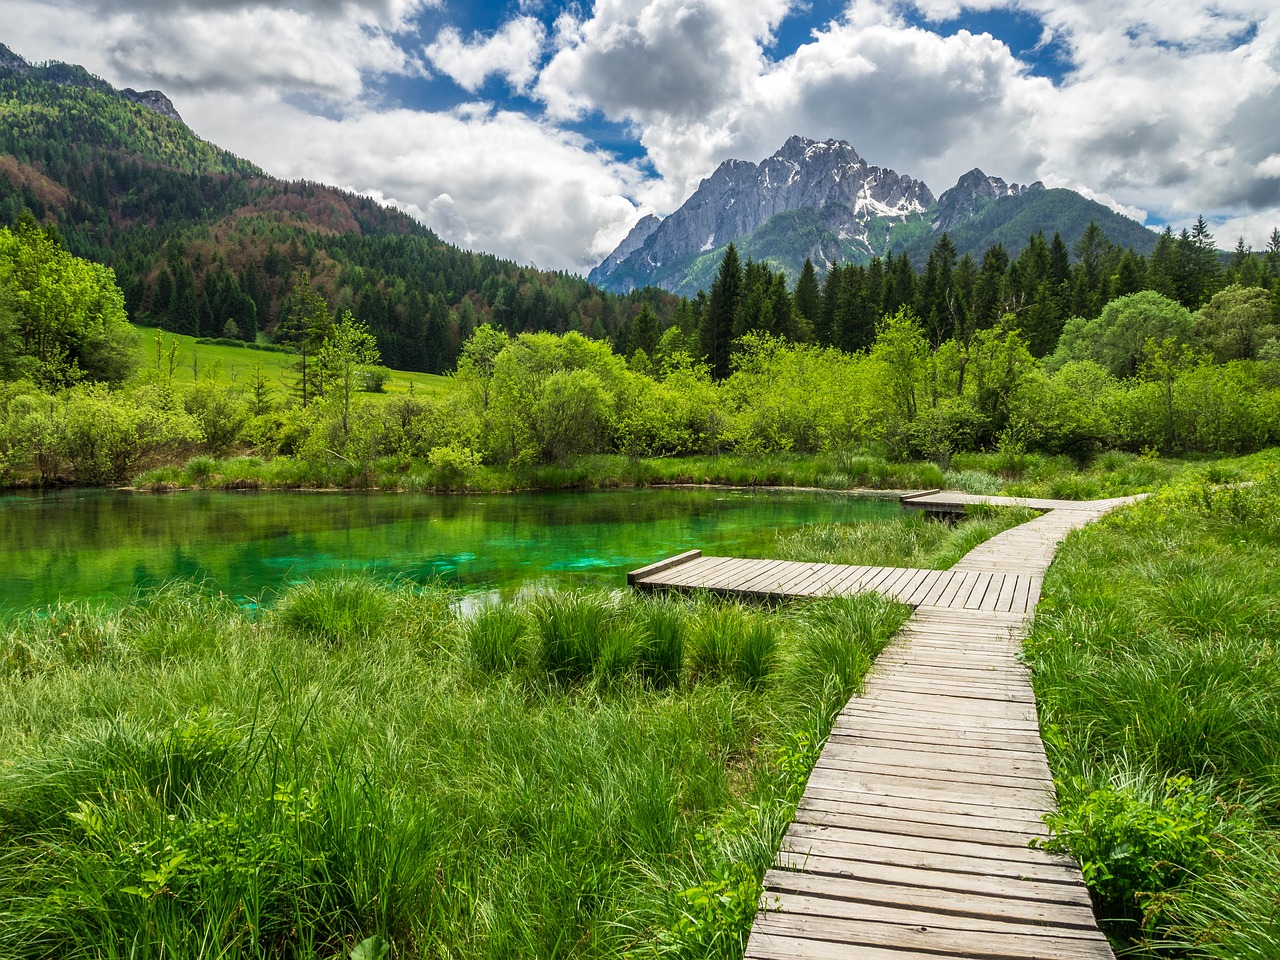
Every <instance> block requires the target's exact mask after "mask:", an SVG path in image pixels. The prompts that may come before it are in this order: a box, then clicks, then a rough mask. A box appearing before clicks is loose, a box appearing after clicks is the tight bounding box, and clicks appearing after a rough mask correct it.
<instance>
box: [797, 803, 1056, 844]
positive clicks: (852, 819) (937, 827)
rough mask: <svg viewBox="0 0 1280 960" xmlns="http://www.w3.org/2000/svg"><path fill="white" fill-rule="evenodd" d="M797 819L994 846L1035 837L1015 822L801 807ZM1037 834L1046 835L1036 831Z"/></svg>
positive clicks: (853, 828)
mask: <svg viewBox="0 0 1280 960" xmlns="http://www.w3.org/2000/svg"><path fill="white" fill-rule="evenodd" d="M795 822H796V823H803V824H806V825H808V826H812V827H842V828H844V829H848V830H873V831H875V832H876V833H891V834H896V835H898V836H904V837H907V836H910V837H928V838H932V839H934V840H962V841H965V842H968V843H985V844H990V845H991V846H993V847H1017V848H1022V847H1025V846H1026V845H1027V844H1028V843H1029V842H1030V841H1031V839H1032V836H1033V835H1029V834H1028V833H1027V832H1026V831H1025V829H1023V824H1021V823H1017V824H1011V826H1012V827H1015V828H1016V829H1008V830H995V829H992V828H990V827H977V826H970V825H965V826H960V825H957V824H955V823H953V822H948V823H943V822H938V821H937V820H924V821H920V820H906V819H900V818H898V817H886V816H883V815H881V816H873V815H871V814H868V813H860V814H857V815H856V816H851V815H848V814H842V813H838V812H832V811H817V810H804V811H797V813H796V820H795ZM1034 836H1042V835H1041V834H1035V835H1034Z"/></svg>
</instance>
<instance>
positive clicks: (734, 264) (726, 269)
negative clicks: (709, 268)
mask: <svg viewBox="0 0 1280 960" xmlns="http://www.w3.org/2000/svg"><path fill="white" fill-rule="evenodd" d="M741 287H742V267H741V266H740V264H739V262H738V250H737V248H736V247H735V246H734V245H733V244H732V243H731V244H729V248H728V249H727V250H726V251H725V253H724V259H722V260H721V261H720V270H719V272H718V273H717V274H716V279H715V282H714V283H712V284H711V294H710V296H708V298H707V309H706V312H705V313H704V314H703V317H702V352H703V355H704V356H706V358H707V364H708V365H709V366H710V367H711V375H712V376H713V377H714V378H716V379H717V380H722V379H724V378H725V377H727V376H729V356H730V349H731V346H732V342H733V321H734V316H735V314H736V313H737V310H738V299H739V296H740V290H741Z"/></svg>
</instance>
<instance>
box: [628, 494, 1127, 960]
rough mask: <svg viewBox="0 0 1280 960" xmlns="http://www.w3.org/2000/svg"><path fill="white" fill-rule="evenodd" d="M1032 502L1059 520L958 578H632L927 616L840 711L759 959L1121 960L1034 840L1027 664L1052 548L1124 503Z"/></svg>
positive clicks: (753, 564)
mask: <svg viewBox="0 0 1280 960" xmlns="http://www.w3.org/2000/svg"><path fill="white" fill-rule="evenodd" d="M999 499H1000V498H989V497H969V496H968V495H963V494H961V495H956V494H928V495H924V496H919V497H916V498H914V499H913V501H912V504H919V503H921V502H922V501H924V502H929V501H932V502H933V503H934V504H935V505H937V504H946V503H950V504H953V505H956V506H962V505H964V504H968V503H973V502H991V501H993V500H999ZM1017 502H1018V504H1019V505H1024V506H1030V507H1034V508H1036V509H1043V510H1046V511H1047V512H1046V513H1044V514H1042V515H1041V516H1039V517H1037V518H1036V519H1034V520H1032V521H1030V522H1028V523H1025V524H1023V525H1022V526H1019V527H1016V528H1014V529H1012V530H1008V531H1005V532H1004V533H1001V534H999V535H997V536H995V537H993V538H992V539H991V540H988V541H987V542H986V543H984V544H982V545H981V546H979V547H977V548H976V549H974V550H973V551H971V552H970V553H969V554H968V555H966V556H965V557H964V558H963V559H962V560H961V561H960V562H959V563H957V564H956V565H955V566H954V567H952V568H951V569H950V570H945V571H939V570H911V569H903V568H894V567H863V566H858V567H852V566H840V565H837V564H806V563H792V562H787V561H776V560H775V561H768V560H743V559H736V558H730V557H702V556H698V557H693V558H690V559H689V560H687V561H686V562H683V563H679V564H676V565H674V566H671V567H667V568H665V569H662V570H658V571H656V572H652V573H649V574H646V575H644V576H640V577H637V578H636V579H635V580H634V581H631V582H634V584H635V586H636V587H638V588H639V589H644V590H665V589H682V590H689V589H702V590H710V591H713V592H717V593H722V594H726V595H737V596H747V597H758V598H781V597H821V596H838V595H844V594H851V593H859V592H865V591H876V592H880V593H882V594H885V595H888V596H892V597H895V598H896V599H899V600H902V601H904V602H906V603H909V604H911V605H912V606H914V607H915V608H916V609H915V613H914V614H913V615H912V617H911V619H910V620H909V621H908V622H907V624H906V626H904V627H903V629H902V630H901V631H900V632H899V633H898V635H897V636H896V637H895V639H894V641H893V643H892V644H890V646H889V647H888V648H887V649H886V650H885V651H884V653H883V654H881V656H880V657H879V659H878V660H877V661H876V666H875V668H874V670H873V671H872V673H871V675H870V676H869V677H868V679H867V683H866V686H865V689H864V690H863V691H862V693H860V694H859V695H858V696H855V697H854V698H853V699H852V700H850V701H849V703H848V704H847V705H846V706H845V708H844V710H842V711H841V713H840V715H839V717H837V719H836V722H835V725H834V727H833V729H832V731H831V736H830V738H829V739H828V741H827V744H826V745H825V747H824V749H823V752H822V754H821V756H820V757H819V759H818V762H817V764H816V765H815V766H814V769H813V772H812V773H811V775H810V778H809V782H808V784H807V786H806V789H805V793H804V797H803V799H802V800H801V801H800V804H799V806H798V808H797V811H796V819H795V822H794V823H792V824H791V826H790V827H789V828H788V830H787V833H786V836H785V837H784V839H783V842H782V847H781V849H780V850H779V852H778V857H777V860H776V862H775V866H774V869H772V870H770V871H769V872H768V873H767V874H766V876H765V892H764V896H763V897H762V900H761V909H760V912H759V914H758V915H757V917H756V921H755V925H754V926H753V928H752V932H751V938H750V941H749V943H748V945H747V951H746V956H747V958H749V960H845V958H853V960H926V958H928V960H946V958H957V960H958V958H985V960H1031V958H1036V960H1113V958H1114V955H1113V953H1112V951H1111V948H1110V946H1109V945H1108V944H1107V941H1106V938H1105V937H1104V936H1103V935H1102V934H1101V933H1100V932H1099V930H1098V928H1097V924H1096V922H1095V919H1094V916H1093V912H1092V909H1091V906H1090V902H1089V896H1088V892H1087V890H1086V889H1085V887H1084V882H1083V880H1082V878H1081V876H1080V871H1079V868H1078V867H1077V866H1076V864H1075V863H1073V862H1072V861H1070V860H1068V859H1066V858H1063V857H1059V856H1055V855H1052V854H1049V853H1046V852H1045V851H1043V850H1040V849H1038V848H1036V847H1033V846H1032V845H1031V843H1032V841H1033V840H1035V839H1038V838H1043V837H1044V835H1045V834H1044V824H1043V821H1042V815H1043V814H1044V813H1046V812H1048V811H1049V810H1051V809H1052V807H1053V803H1054V796H1053V781H1052V778H1051V777H1050V774H1049V768H1048V764H1047V763H1046V761H1045V754H1044V746H1043V744H1042V742H1041V740H1040V728H1039V723H1038V719H1037V715H1036V706H1035V699H1034V696H1033V695H1032V691H1031V684H1030V678H1029V676H1028V674H1027V670H1026V668H1025V667H1024V666H1023V665H1022V664H1021V663H1020V662H1019V661H1018V659H1017V654H1018V651H1019V649H1020V646H1021V641H1022V639H1023V638H1024V637H1025V635H1026V630H1027V626H1028V624H1029V622H1030V619H1031V615H1032V613H1033V611H1034V610H1035V606H1036V603H1037V602H1038V600H1039V598H1040V583H1041V578H1042V577H1043V576H1044V573H1045V571H1046V570H1047V569H1048V566H1049V564H1050V562H1051V561H1052V559H1053V553H1054V550H1055V549H1056V546H1057V543H1058V542H1059V541H1060V540H1061V539H1062V538H1063V537H1064V536H1066V534H1067V533H1069V532H1070V531H1071V530H1073V529H1076V528H1078V527H1081V526H1083V525H1084V524H1086V523H1088V522H1089V521H1090V520H1093V519H1095V518H1096V517H1099V516H1101V515H1102V514H1103V513H1105V512H1106V511H1108V510H1110V509H1112V508H1114V507H1116V506H1118V505H1120V504H1121V503H1125V502H1128V501H1127V500H1106V501H1095V502H1092V503H1087V504H1086V503H1063V502H1059V501H1036V500H1020V501H1017Z"/></svg>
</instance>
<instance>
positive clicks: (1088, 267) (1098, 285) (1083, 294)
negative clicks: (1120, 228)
mask: <svg viewBox="0 0 1280 960" xmlns="http://www.w3.org/2000/svg"><path fill="white" fill-rule="evenodd" d="M1110 250H1111V241H1110V240H1108V239H1107V235H1106V234H1105V233H1103V232H1102V228H1101V227H1099V226H1098V224H1097V222H1096V221H1093V220H1090V221H1089V225H1088V226H1087V227H1085V230H1084V233H1083V234H1081V236H1080V239H1079V240H1078V241H1076V246H1075V255H1076V265H1075V269H1074V270H1073V271H1072V277H1071V309H1072V310H1073V311H1074V312H1075V314H1076V315H1077V316H1081V317H1086V318H1091V317H1096V316H1097V315H1098V314H1099V313H1101V312H1102V308H1103V306H1105V305H1106V303H1107V301H1108V300H1109V299H1110V297H1109V296H1108V285H1109V284H1108V280H1109V278H1108V276H1107V273H1106V258H1107V254H1108V253H1109V252H1110Z"/></svg>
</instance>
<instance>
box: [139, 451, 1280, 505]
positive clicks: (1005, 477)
mask: <svg viewBox="0 0 1280 960" xmlns="http://www.w3.org/2000/svg"><path fill="white" fill-rule="evenodd" d="M1278 459H1280V453H1278V452H1277V451H1274V450H1272V451H1266V452H1263V453H1260V454H1254V455H1252V456H1247V457H1227V458H1207V459H1206V458H1196V459H1158V458H1148V457H1139V456H1136V455H1134V454H1126V453H1108V454H1103V455H1102V456H1100V457H1098V458H1097V459H1096V460H1095V461H1094V462H1093V463H1092V464H1090V465H1089V466H1088V467H1086V468H1083V469H1081V468H1078V467H1076V466H1075V464H1073V463H1072V461H1071V460H1070V459H1068V458H1065V457H1045V456H1040V455H1025V456H1021V457H1018V458H1014V459H1010V458H1009V457H1007V456H1004V455H997V454H968V455H965V456H963V457H961V456H957V457H956V458H955V459H954V460H953V462H952V465H951V466H952V469H949V470H943V469H941V468H940V467H939V466H938V465H937V464H934V463H901V462H897V461H892V460H888V459H885V458H884V457H881V456H878V455H875V454H872V453H866V454H854V453H845V454H838V453H833V454H788V453H774V454H760V455H754V456H744V455H738V454H720V455H714V456H713V455H707V456H691V457H667V458H639V459H636V458H629V457H624V456H617V455H599V456H590V457H579V458H576V459H575V460H573V461H572V462H571V463H569V464H563V465H559V464H550V465H538V466H489V465H485V464H481V463H477V462H476V461H475V460H474V459H468V458H460V457H456V456H454V457H451V456H446V455H441V456H439V457H433V458H432V459H430V460H427V461H421V460H411V459H405V458H399V457H384V458H379V459H376V460H372V461H367V462H354V461H350V460H345V459H342V458H338V457H331V458H328V459H323V460H305V459H302V458H298V457H284V456H281V457H274V458H270V459H264V458H261V457H253V456H248V457H226V458H216V457H208V456H199V457H194V458H192V459H191V460H189V461H187V462H186V463H185V464H184V465H181V466H179V465H174V466H169V467H163V468H160V469H156V470H149V471H147V472H145V473H142V474H140V475H139V476H137V477H136V478H135V480H134V486H137V487H139V488H142V489H151V490H168V489H263V490H294V489H359V490H388V491H408V492H419V493H426V492H455V491H466V492H475V493H495V492H501V491H509V490H587V489H601V488H611V487H642V486H652V485H656V484H726V485H731V486H743V487H752V486H796V487H815V488H820V489H827V490H852V489H868V490H920V489H931V488H937V487H941V488H945V489H950V490H964V491H966V492H969V493H981V494H1002V495H1007V496H1030V497H1050V498H1054V499H1064V500H1091V499H1098V498H1101V497H1115V496H1125V495H1128V494H1133V493H1142V492H1147V491H1150V490H1154V489H1158V488H1159V487H1160V486H1163V485H1165V484H1168V483H1172V482H1175V481H1178V480H1182V479H1207V480H1211V481H1213V482H1217V483H1226V482H1232V481H1235V480H1240V479H1243V478H1245V477H1247V476H1250V475H1252V473H1253V472H1255V471H1256V470H1257V469H1259V467H1260V466H1262V465H1265V464H1267V463H1275V462H1277V460H1278Z"/></svg>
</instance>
